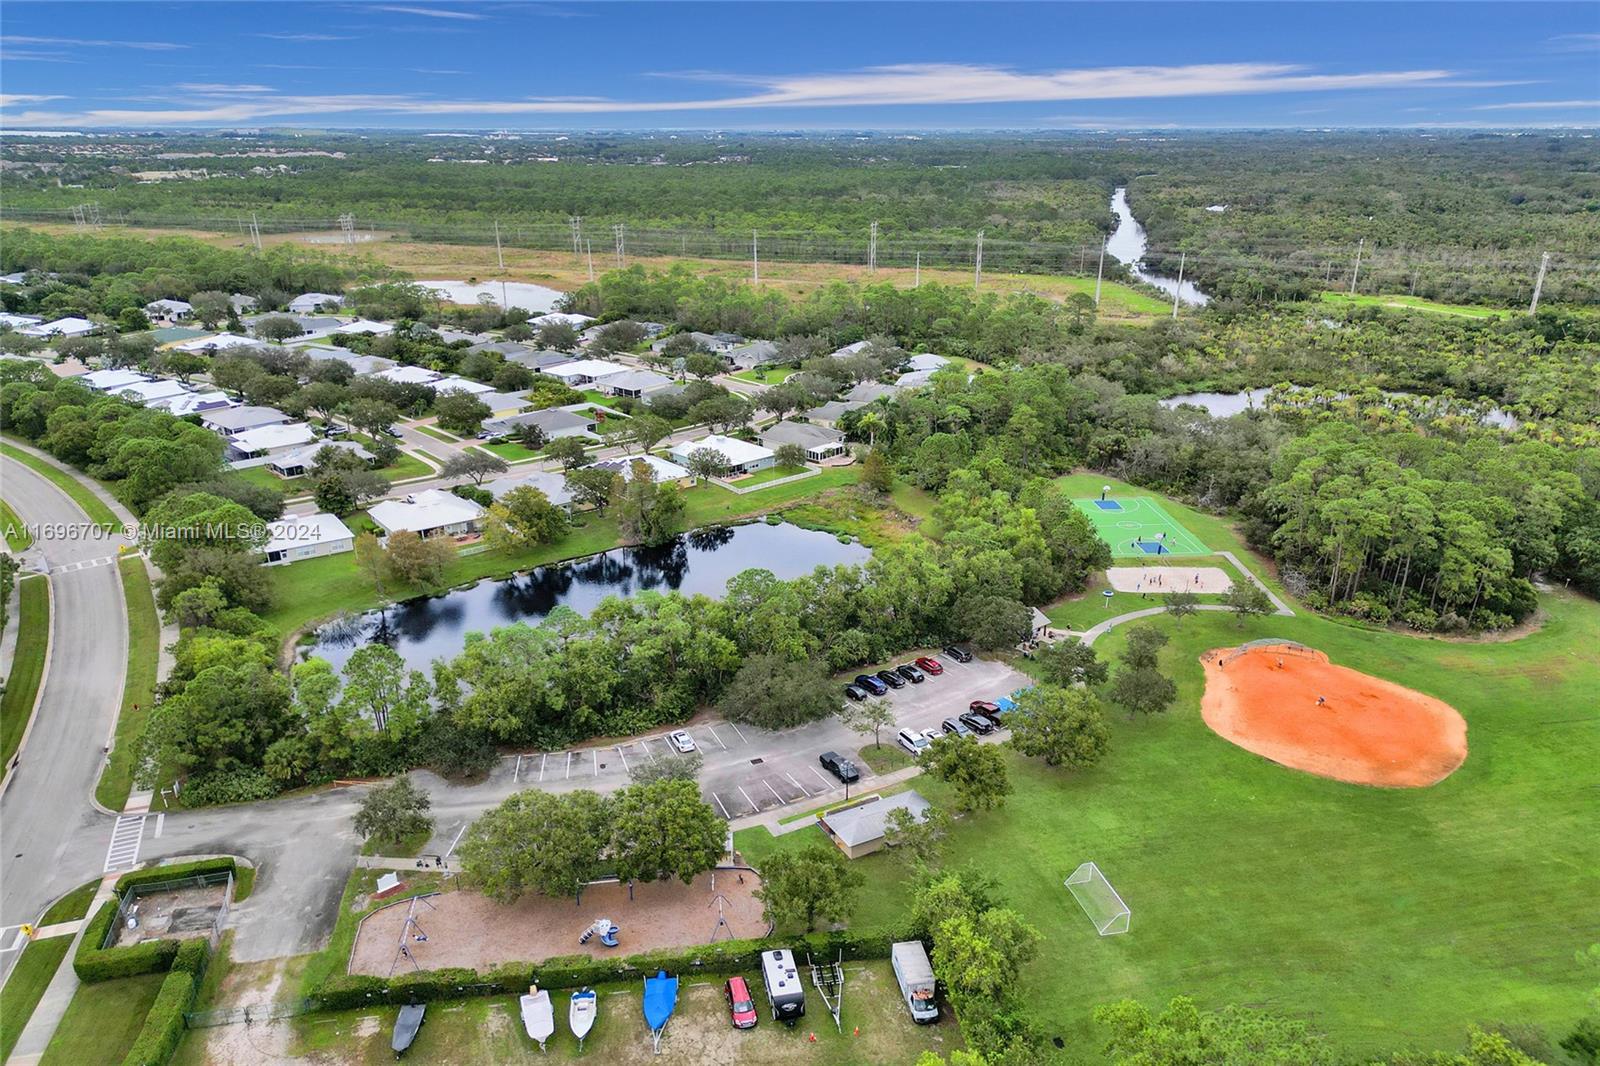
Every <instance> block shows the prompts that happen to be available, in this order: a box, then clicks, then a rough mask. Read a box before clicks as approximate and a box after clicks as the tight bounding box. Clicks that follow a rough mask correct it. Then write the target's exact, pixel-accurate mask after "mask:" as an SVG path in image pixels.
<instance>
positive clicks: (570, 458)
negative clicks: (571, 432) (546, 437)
mask: <svg viewBox="0 0 1600 1066" xmlns="http://www.w3.org/2000/svg"><path fill="white" fill-rule="evenodd" d="M544 453H545V454H546V455H548V456H549V457H550V458H552V459H555V460H557V461H558V462H559V463H560V464H561V466H562V469H565V470H576V469H578V467H580V466H582V465H583V464H584V463H586V462H588V461H589V451H588V449H587V448H585V447H584V444H583V440H582V439H581V438H579V437H557V438H556V439H555V440H553V441H551V442H550V443H549V444H547V445H545V449H544Z"/></svg>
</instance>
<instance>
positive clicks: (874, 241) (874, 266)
mask: <svg viewBox="0 0 1600 1066" xmlns="http://www.w3.org/2000/svg"><path fill="white" fill-rule="evenodd" d="M867 271H868V272H869V273H872V274H876V273H877V272H878V224H877V223H876V222H874V223H873V224H872V236H871V237H870V238H868V241H867Z"/></svg>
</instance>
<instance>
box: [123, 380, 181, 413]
mask: <svg viewBox="0 0 1600 1066" xmlns="http://www.w3.org/2000/svg"><path fill="white" fill-rule="evenodd" d="M106 391H107V392H109V393H111V394H112V395H113V396H120V397H122V398H123V399H124V400H131V401H133V402H134V403H136V404H139V405H140V406H142V407H149V406H150V405H151V404H153V403H157V402H159V401H162V400H175V399H177V398H178V397H179V396H188V395H189V390H188V389H187V388H185V387H184V385H183V383H182V382H181V381H173V380H172V379H170V378H158V379H157V380H155V381H136V382H134V383H132V384H131V385H124V386H123V387H122V388H120V389H107V390H106Z"/></svg>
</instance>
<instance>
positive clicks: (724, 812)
mask: <svg viewBox="0 0 1600 1066" xmlns="http://www.w3.org/2000/svg"><path fill="white" fill-rule="evenodd" d="M711 798H712V799H714V800H716V801H717V806H718V807H719V808H721V809H722V816H723V817H724V818H732V817H733V815H731V814H729V813H728V808H727V806H726V805H725V804H724V803H723V802H722V797H721V796H719V795H717V794H716V793H715V792H713V793H711Z"/></svg>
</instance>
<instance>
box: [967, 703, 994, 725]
mask: <svg viewBox="0 0 1600 1066" xmlns="http://www.w3.org/2000/svg"><path fill="white" fill-rule="evenodd" d="M967 713H968V714H981V715H983V716H984V717H985V718H987V719H989V724H990V725H993V726H994V727H995V728H996V729H998V728H1000V708H999V707H997V706H995V705H994V704H992V703H990V702H989V701H988V700H973V701H972V702H971V703H969V704H967Z"/></svg>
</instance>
